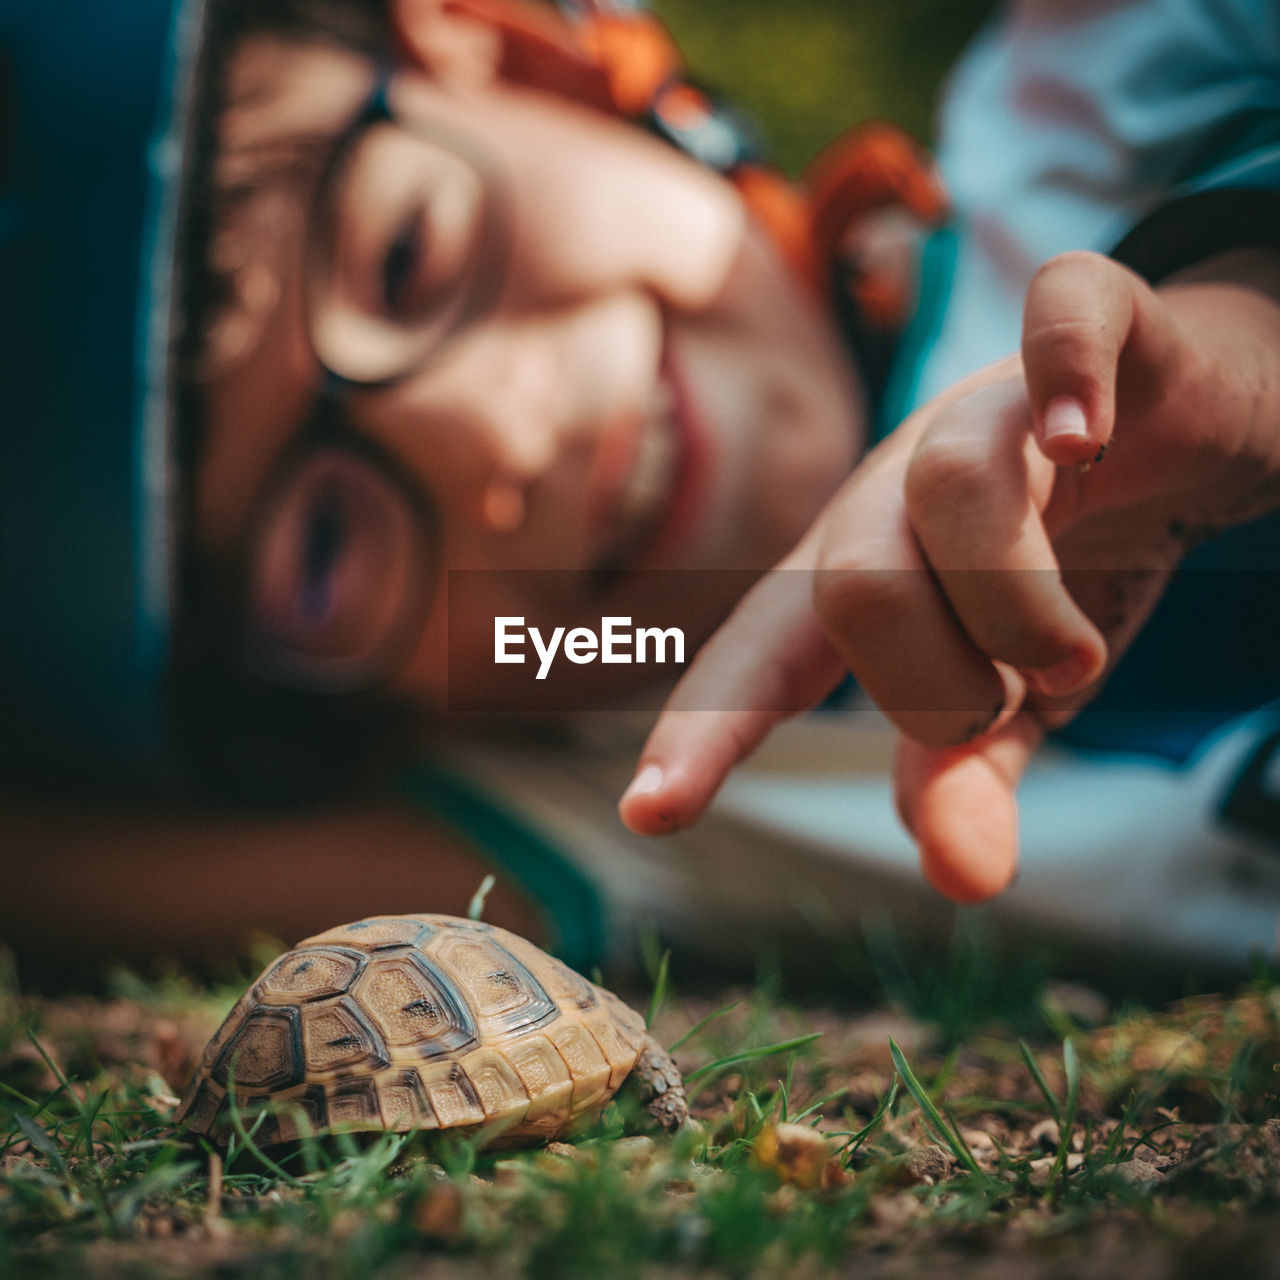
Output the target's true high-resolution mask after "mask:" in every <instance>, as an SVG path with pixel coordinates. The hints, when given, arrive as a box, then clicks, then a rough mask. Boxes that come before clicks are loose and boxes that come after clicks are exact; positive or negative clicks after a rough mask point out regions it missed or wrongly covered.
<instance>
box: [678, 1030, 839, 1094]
mask: <svg viewBox="0 0 1280 1280" xmlns="http://www.w3.org/2000/svg"><path fill="white" fill-rule="evenodd" d="M821 1035H822V1032H821V1031H811V1032H810V1033H809V1034H808V1035H806V1036H796V1037H795V1038H794V1039H793V1040H779V1041H778V1042H777V1043H775V1044H762V1045H758V1046H757V1047H756V1048H754V1049H744V1050H743V1051H742V1052H741V1053H731V1054H729V1055H728V1056H727V1057H724V1058H717V1059H716V1061H715V1062H708V1063H707V1064H706V1065H705V1066H702V1067H699V1068H698V1069H697V1070H696V1071H690V1072H689V1073H688V1075H686V1076H685V1078H684V1086H685V1089H686V1091H687V1090H689V1089H691V1088H693V1086H694V1085H696V1084H698V1083H700V1082H701V1081H703V1080H706V1079H707V1078H708V1077H710V1076H713V1075H715V1074H716V1073H717V1072H718V1071H724V1070H725V1069H726V1068H728V1067H736V1066H740V1065H741V1064H742V1063H744V1062H755V1061H757V1060H758V1059H760V1058H768V1057H771V1056H772V1055H773V1054H775V1053H790V1052H791V1051H792V1050H795V1049H799V1048H802V1047H803V1046H804V1045H806V1044H812V1043H813V1042H814V1041H815V1040H817V1039H818V1038H819V1037H820V1036H821Z"/></svg>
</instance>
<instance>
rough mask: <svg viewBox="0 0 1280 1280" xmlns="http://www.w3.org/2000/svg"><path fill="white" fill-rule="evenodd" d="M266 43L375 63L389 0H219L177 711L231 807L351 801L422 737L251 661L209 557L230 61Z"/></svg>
mask: <svg viewBox="0 0 1280 1280" xmlns="http://www.w3.org/2000/svg"><path fill="white" fill-rule="evenodd" d="M258 37H269V38H275V39H280V40H282V41H297V42H305V43H326V44H332V45H338V46H340V47H342V48H345V49H349V50H353V51H355V52H358V53H362V54H365V55H367V56H368V57H370V58H371V59H375V60H381V59H383V58H385V57H386V56H387V54H388V51H389V49H390V47H391V36H390V29H389V24H388V19H387V6H386V3H385V0H211V7H210V12H209V16H208V28H207V35H206V38H205V43H204V49H203V55H202V59H201V62H202V68H201V71H202V74H201V78H200V83H199V84H198V85H197V88H196V93H197V111H196V118H197V119H198V120H199V121H200V125H199V127H198V130H197V133H196V136H195V137H194V138H193V139H192V143H191V146H192V153H191V156H190V159H189V170H188V202H187V207H188V210H189V215H188V217H187V218H186V219H185V221H184V224H183V226H182V227H181V229H180V240H179V246H178V254H179V260H180V262H181V267H182V269H181V278H182V281H183V287H182V291H181V297H180V308H181V314H182V316H183V317H184V327H183V330H182V334H181V338H180V343H179V347H178V353H177V355H178V371H179V376H178V385H177V397H178V401H177V423H178V428H177V442H176V444H177V458H178V467H179V471H180V474H181V475H183V476H184V477H187V478H188V485H187V490H188V492H187V497H186V500H185V502H184V503H183V510H182V511H181V513H180V522H181V523H180V531H179V581H180V582H181V584H182V592H181V594H180V598H179V608H178V615H177V618H176V620H175V637H174V652H173V663H172V667H171V671H170V680H169V703H170V707H171V709H172V713H173V727H174V731H175V738H176V741H177V746H178V749H179V751H180V752H181V755H182V758H183V763H184V765H185V771H186V773H187V774H188V775H189V777H190V778H191V779H193V780H194V781H195V782H196V783H197V785H198V786H199V787H200V788H202V789H206V790H213V791H215V792H216V793H218V794H219V795H221V796H222V797H223V798H244V799H249V800H253V801H262V800H270V801H273V802H281V803H288V802H289V801H290V800H295V799H298V800H301V799H306V798H307V797H308V796H310V795H318V794H333V793H334V792H335V790H349V789H352V788H356V787H358V786H359V785H361V783H363V782H367V781H368V780H369V779H370V778H371V777H373V776H376V775H377V774H379V773H381V772H383V771H384V769H385V767H386V766H387V765H388V764H390V763H392V762H394V761H396V760H398V759H400V758H402V757H403V756H404V754H405V753H406V751H408V750H409V749H410V747H411V745H412V743H413V740H414V739H415V737H416V736H417V732H418V731H417V728H416V723H415V722H416V717H415V716H414V715H413V714H412V713H411V711H410V709H409V708H407V707H405V706H404V705H402V704H401V703H399V702H398V701H396V700H393V699H391V698H390V697H388V696H386V695H385V694H382V693H380V692H379V691H377V690H368V691H362V692H358V693H331V692H318V691H314V690H310V689H305V688H290V687H287V686H284V685H281V684H279V683H278V682H275V681H273V680H271V679H270V678H268V677H267V676H265V675H259V674H257V673H255V671H254V670H253V669H252V666H251V664H250V663H249V662H248V661H247V636H246V634H245V630H244V619H243V618H241V617H240V616H239V615H238V611H237V602H239V601H242V600H243V599H244V596H245V593H244V590H243V584H242V582H241V581H240V573H241V570H240V566H238V565H237V564H235V563H233V562H232V561H231V560H229V559H228V558H226V557H220V556H214V555H212V554H210V553H208V552H206V551H205V550H203V549H202V548H201V547H200V545H199V543H198V540H197V537H196V531H195V527H194V514H193V507H194V503H193V500H192V497H191V488H192V485H191V478H192V477H194V476H195V475H196V473H197V468H198V467H199V464H200V458H201V452H202V443H203V438H204V433H205V408H204V391H203V386H202V382H201V376H200V371H201V369H202V367H203V366H204V365H205V362H206V354H207V348H208V344H209V341H210V334H211V331H212V329H213V327H214V325H215V323H216V321H217V319H218V317H219V315H220V313H221V311H222V309H223V308H225V307H226V306H227V305H228V304H229V303H230V301H231V299H232V297H233V292H234V281H233V280H232V279H231V278H230V277H229V276H228V275H227V274H226V272H225V270H224V269H223V268H222V267H221V266H220V264H219V263H218V262H217V261H216V260H215V255H214V252H213V247H214V234H215V228H216V227H217V226H218V225H219V222H220V220H221V219H223V218H225V217H227V216H228V215H229V213H230V212H231V208H232V207H233V206H234V203H235V201H236V200H237V199H239V198H241V197H242V196H243V194H245V193H241V192H234V191H232V192H228V191H225V190H222V189H220V187H219V184H218V182H217V180H216V160H217V149H218V143H219V135H220V128H221V123H222V120H223V117H224V114H225V112H226V111H227V109H228V107H229V105H230V104H229V102H228V79H229V71H230V67H231V64H232V61H233V59H234V56H235V54H236V52H237V51H238V50H240V49H242V48H243V47H244V46H245V44H246V43H247V42H249V41H250V40H252V39H255V38H258Z"/></svg>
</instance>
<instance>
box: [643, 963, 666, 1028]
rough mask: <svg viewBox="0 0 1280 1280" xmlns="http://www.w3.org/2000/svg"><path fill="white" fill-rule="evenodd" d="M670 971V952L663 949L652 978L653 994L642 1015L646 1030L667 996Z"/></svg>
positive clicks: (650, 1025) (650, 1026) (651, 1024)
mask: <svg viewBox="0 0 1280 1280" xmlns="http://www.w3.org/2000/svg"><path fill="white" fill-rule="evenodd" d="M670 972H671V952H670V951H664V952H663V953H662V959H661V960H659V961H658V972H657V973H656V974H655V975H654V978H653V994H652V995H651V996H650V997H649V1008H648V1009H647V1010H646V1011H645V1015H644V1029H645V1030H646V1031H648V1030H650V1029H651V1028H652V1027H653V1020H654V1018H656V1017H657V1016H658V1010H659V1009H661V1008H662V1004H663V1001H665V1000H666V998H667V987H668V980H669V975H670Z"/></svg>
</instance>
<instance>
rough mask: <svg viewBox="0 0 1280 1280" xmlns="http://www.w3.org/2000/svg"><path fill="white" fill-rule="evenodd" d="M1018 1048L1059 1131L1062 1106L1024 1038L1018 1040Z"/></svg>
mask: <svg viewBox="0 0 1280 1280" xmlns="http://www.w3.org/2000/svg"><path fill="white" fill-rule="evenodd" d="M1018 1048H1019V1049H1020V1050H1021V1051H1022V1060H1023V1062H1025V1063H1026V1064H1027V1070H1028V1071H1029V1072H1031V1078H1032V1079H1033V1080H1034V1081H1035V1082H1036V1088H1038V1089H1039V1090H1040V1092H1041V1093H1042V1094H1044V1100H1045V1102H1047V1103H1048V1104H1049V1111H1050V1113H1051V1114H1052V1116H1053V1120H1054V1123H1055V1124H1056V1125H1057V1126H1058V1129H1059V1131H1061V1129H1062V1108H1061V1107H1060V1106H1059V1105H1058V1099H1057V1098H1055V1097H1054V1095H1053V1090H1052V1089H1050V1088H1049V1082H1048V1081H1047V1080H1046V1079H1045V1078H1044V1074H1043V1073H1042V1072H1041V1070H1040V1064H1039V1063H1038V1062H1036V1059H1035V1054H1033V1053H1032V1052H1031V1049H1030V1047H1029V1046H1028V1044H1027V1042H1026V1041H1025V1040H1019V1041H1018Z"/></svg>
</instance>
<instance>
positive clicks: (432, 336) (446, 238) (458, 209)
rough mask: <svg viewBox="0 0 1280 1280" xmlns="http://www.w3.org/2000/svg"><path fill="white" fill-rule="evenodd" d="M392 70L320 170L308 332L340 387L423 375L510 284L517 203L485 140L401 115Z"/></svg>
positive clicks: (310, 243)
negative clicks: (511, 214) (488, 156)
mask: <svg viewBox="0 0 1280 1280" xmlns="http://www.w3.org/2000/svg"><path fill="white" fill-rule="evenodd" d="M392 84H393V80H392V77H391V75H389V74H383V75H382V76H381V77H380V78H379V80H378V83H377V85H376V87H375V89H374V91H373V92H372V94H371V95H370V97H369V98H368V100H367V101H366V103H365V105H364V107H363V109H362V110H361V111H360V112H359V113H358V114H357V115H356V116H355V118H354V119H353V120H352V122H351V123H350V124H349V125H348V126H347V128H346V130H345V131H344V132H343V134H342V135H341V136H340V137H339V138H338V140H337V142H336V143H335V145H334V149H333V152H332V154H331V155H330V158H329V160H328V162H327V164H326V165H325V166H324V168H323V170H322V171H321V174H320V180H319V183H318V185H317V189H316V196H315V203H314V206H313V208H312V215H311V220H310V224H309V229H308V239H307V247H306V280H307V285H306V309H307V331H308V334H309V336H310V339H311V345H312V348H313V350H314V351H315V354H316V356H317V358H318V359H319V361H320V363H321V365H323V366H324V368H325V369H326V370H327V371H328V372H329V374H330V375H331V376H332V377H333V378H334V379H336V381H337V382H338V383H339V384H342V383H350V384H354V385H358V386H381V385H385V384H387V383H391V382H395V381H397V380H399V379H401V378H403V377H406V376H408V375H409V374H411V373H413V372H415V371H416V370H418V369H420V368H421V367H422V366H423V365H425V364H426V363H427V362H428V361H429V360H430V359H431V357H432V356H433V355H434V354H435V353H436V352H437V351H438V350H439V349H440V347H441V346H443V345H444V343H445V342H447V341H448V339H449V338H450V337H451V336H452V335H453V334H455V333H456V332H457V331H458V330H459V329H461V328H463V327H465V326H466V325H467V324H468V323H469V322H470V321H471V320H473V319H475V318H476V316H477V315H479V314H481V313H483V312H484V311H485V310H486V309H487V308H488V307H489V306H490V305H491V303H492V302H493V300H494V298H495V297H496V295H497V293H498V291H499V289H500V287H501V285H502V281H503V279H504V277H505V268H506V258H507V246H508V242H509V235H508V225H507V222H508V219H507V211H508V202H507V200H506V198H505V195H504V192H503V183H502V181H501V179H500V177H499V175H498V173H497V172H496V170H495V169H494V168H493V167H492V166H491V165H490V164H489V163H487V161H486V160H485V159H484V158H483V156H482V155H481V154H480V153H479V152H478V151H477V149H476V148H475V147H474V145H472V144H470V143H469V142H466V141H464V140H462V139H459V138H455V137H452V136H450V135H449V134H448V133H446V132H444V131H442V130H440V129H439V128H437V127H434V126H425V125H423V124H422V123H421V122H420V121H418V120H417V119H414V118H402V117H401V116H398V115H396V114H395V112H394V111H393V109H392V104H391V101H390V97H389V95H390V92H391V88H392Z"/></svg>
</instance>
